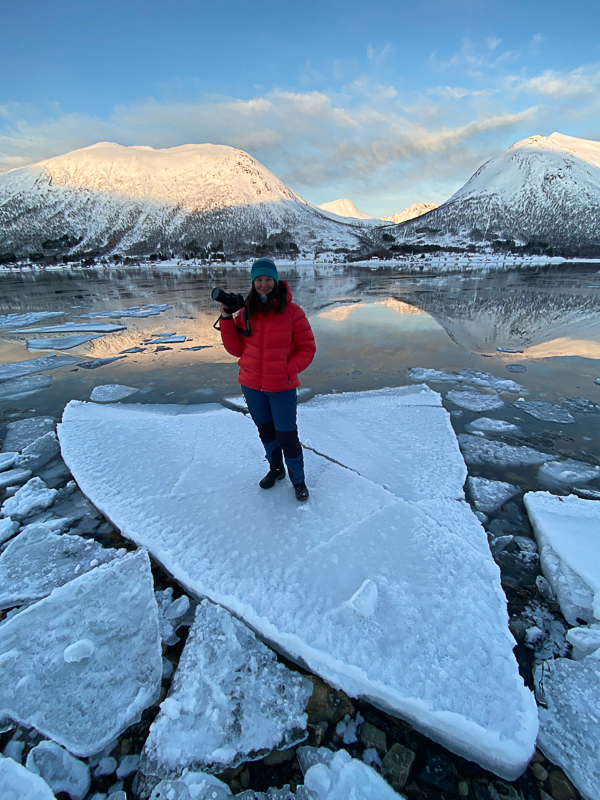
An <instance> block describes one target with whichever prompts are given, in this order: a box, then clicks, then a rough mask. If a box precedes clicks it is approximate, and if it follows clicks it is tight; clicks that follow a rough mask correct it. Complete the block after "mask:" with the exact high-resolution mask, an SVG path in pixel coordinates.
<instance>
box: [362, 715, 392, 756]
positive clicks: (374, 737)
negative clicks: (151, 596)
mask: <svg viewBox="0 0 600 800" xmlns="http://www.w3.org/2000/svg"><path fill="white" fill-rule="evenodd" d="M358 738H359V739H360V741H361V742H362V743H363V744H364V745H365V747H373V748H374V749H375V750H377V752H378V753H379V755H380V756H384V755H385V753H386V750H387V740H386V737H385V733H384V732H383V731H382V730H379V728H376V727H375V726H374V725H371V724H370V723H369V722H364V723H363V724H362V725H361V726H360V730H359V732H358Z"/></svg>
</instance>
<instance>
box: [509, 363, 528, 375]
mask: <svg viewBox="0 0 600 800" xmlns="http://www.w3.org/2000/svg"><path fill="white" fill-rule="evenodd" d="M506 369H507V370H508V371H509V372H513V373H518V372H527V367H526V366H524V365H523V364H507V365H506Z"/></svg>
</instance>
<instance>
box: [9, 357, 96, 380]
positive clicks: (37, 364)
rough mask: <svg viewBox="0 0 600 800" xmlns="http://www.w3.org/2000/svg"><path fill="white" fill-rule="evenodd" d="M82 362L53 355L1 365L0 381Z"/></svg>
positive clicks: (74, 358) (79, 359)
mask: <svg viewBox="0 0 600 800" xmlns="http://www.w3.org/2000/svg"><path fill="white" fill-rule="evenodd" d="M82 360H83V359H81V358H76V357H75V356H69V355H61V356H56V355H53V356H40V358H32V359H30V360H29V361H14V362H13V363H12V364H2V366H0V381H6V380H8V379H9V378H21V377H22V376H23V375H32V374H33V373H35V372H46V370H49V369H58V367H68V366H72V365H73V364H81V362H82Z"/></svg>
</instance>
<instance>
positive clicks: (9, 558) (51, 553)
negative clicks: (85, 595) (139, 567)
mask: <svg viewBox="0 0 600 800" xmlns="http://www.w3.org/2000/svg"><path fill="white" fill-rule="evenodd" d="M124 552H125V551H124V550H121V551H116V550H112V549H110V548H105V547H101V546H100V545H99V544H98V543H97V542H95V541H94V540H93V539H82V538H81V537H80V536H73V535H69V534H64V535H61V536H59V535H57V534H56V533H53V532H52V531H51V530H50V529H49V528H48V527H47V526H46V525H43V524H42V525H35V524H34V525H27V527H26V528H24V529H23V531H22V532H21V533H20V534H19V535H18V536H17V537H16V538H15V539H13V540H12V542H10V544H9V545H8V546H7V548H6V550H5V551H4V552H3V553H2V555H1V556H0V608H11V607H12V606H17V605H22V604H23V603H29V602H32V601H33V600H39V599H40V598H41V597H45V596H46V595H49V594H50V592H51V591H52V590H53V589H54V588H56V587H57V586H62V585H63V584H65V583H68V582H69V581H72V580H73V578H76V577H77V576H78V575H83V573H84V572H89V571H90V570H91V569H94V567H97V566H98V565H99V564H105V563H106V562H108V561H111V560H112V559H113V558H115V556H117V555H122V554H123V553H124Z"/></svg>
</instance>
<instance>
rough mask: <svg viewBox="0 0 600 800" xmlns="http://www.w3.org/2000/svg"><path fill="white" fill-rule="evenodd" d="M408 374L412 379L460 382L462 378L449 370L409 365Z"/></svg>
mask: <svg viewBox="0 0 600 800" xmlns="http://www.w3.org/2000/svg"><path fill="white" fill-rule="evenodd" d="M408 375H409V377H410V379H411V380H412V381H420V382H421V381H423V382H426V381H448V382H458V383H460V382H461V381H462V380H463V379H462V378H461V377H460V375H458V374H457V375H454V374H452V373H449V372H442V371H441V370H439V369H427V367H411V368H410V369H409V370H408Z"/></svg>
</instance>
